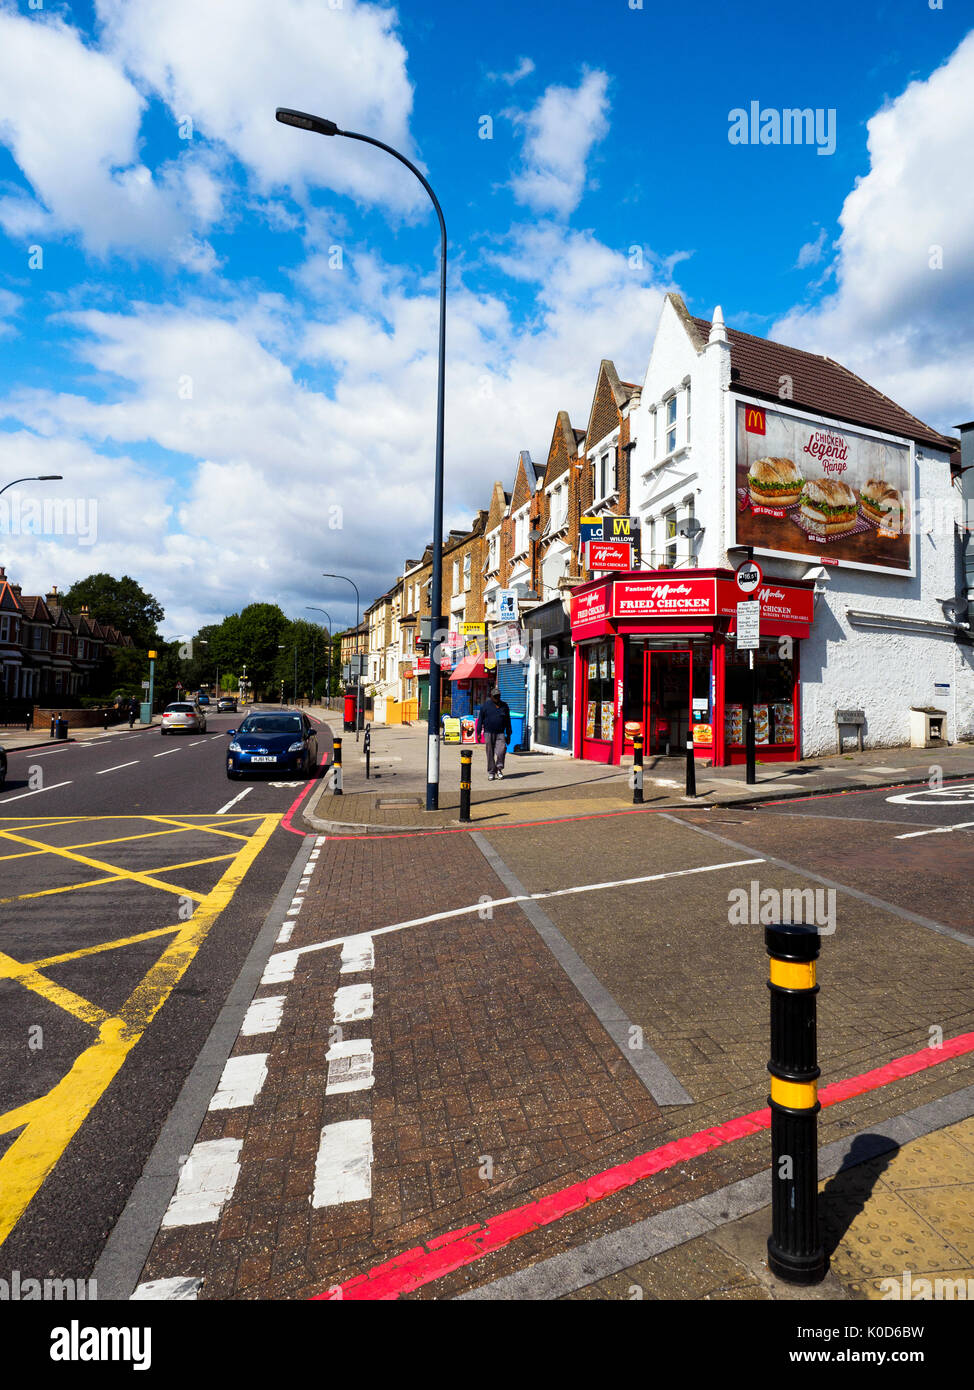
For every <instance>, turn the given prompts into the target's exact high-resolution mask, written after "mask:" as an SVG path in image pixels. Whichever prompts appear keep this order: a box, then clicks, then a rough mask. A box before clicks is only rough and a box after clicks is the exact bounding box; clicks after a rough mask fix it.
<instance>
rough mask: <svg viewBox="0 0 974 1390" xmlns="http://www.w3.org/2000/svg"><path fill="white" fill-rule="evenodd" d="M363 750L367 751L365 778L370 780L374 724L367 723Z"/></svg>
mask: <svg viewBox="0 0 974 1390" xmlns="http://www.w3.org/2000/svg"><path fill="white" fill-rule="evenodd" d="M363 751H364V753H365V780H366V781H368V780H369V761H370V759H371V757H372V725H371V724H366V726H365V738H364V740H363Z"/></svg>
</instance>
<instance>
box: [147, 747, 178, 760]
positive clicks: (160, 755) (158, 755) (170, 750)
mask: <svg viewBox="0 0 974 1390" xmlns="http://www.w3.org/2000/svg"><path fill="white" fill-rule="evenodd" d="M178 752H179V749H178V748H167V749H166V751H165V753H153V755H152V756H153V757H154V758H168V757H169V754H170V753H178Z"/></svg>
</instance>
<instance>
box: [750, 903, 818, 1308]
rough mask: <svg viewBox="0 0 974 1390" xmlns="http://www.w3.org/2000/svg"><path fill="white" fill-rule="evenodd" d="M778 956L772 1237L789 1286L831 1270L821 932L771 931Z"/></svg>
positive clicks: (772, 1068)
mask: <svg viewBox="0 0 974 1390" xmlns="http://www.w3.org/2000/svg"><path fill="white" fill-rule="evenodd" d="M764 941H765V945H766V947H767V951H768V955H769V956H770V957H771V978H770V979H769V981H768V989H769V990H770V991H771V1060H770V1062H769V1063H768V1071H769V1072H770V1073H771V1095H770V1096H769V1097H768V1103H769V1104H770V1106H771V1235H770V1237H769V1238H768V1267H769V1268H770V1270H771V1272H772V1273H773V1274H774V1275H776V1276H777V1277H778V1278H779V1279H783V1280H785V1281H786V1282H787V1283H789V1284H819V1283H821V1281H822V1280H823V1279H824V1278H825V1273H826V1270H827V1269H828V1260H827V1259H826V1255H825V1249H824V1246H823V1244H822V1237H821V1233H820V1231H819V1223H818V1112H819V1110H820V1109H821V1106H820V1103H819V1099H818V1077H819V1075H820V1073H819V1068H818V1066H817V1063H816V1025H815V1009H816V998H815V996H816V995H817V994H818V985H817V984H816V983H815V961H816V960H817V958H818V953H819V938H818V932H817V931H816V930H815V928H814V927H808V926H802V925H790V924H785V925H781V926H773V927H765V929H764Z"/></svg>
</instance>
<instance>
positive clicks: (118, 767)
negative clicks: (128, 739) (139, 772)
mask: <svg viewBox="0 0 974 1390" xmlns="http://www.w3.org/2000/svg"><path fill="white" fill-rule="evenodd" d="M138 761H139V759H138V758H134V759H133V760H132V762H130V763H116V764H115V766H114V767H103V768H102V769H101V771H100V772H96V773H95V776H96V777H104V775H105V773H106V772H121V770H122V768H123V767H135V765H136V763H137V762H138Z"/></svg>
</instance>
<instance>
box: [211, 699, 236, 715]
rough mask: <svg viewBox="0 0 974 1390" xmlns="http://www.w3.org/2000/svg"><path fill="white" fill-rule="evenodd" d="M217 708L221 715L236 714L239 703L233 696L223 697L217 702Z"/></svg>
mask: <svg viewBox="0 0 974 1390" xmlns="http://www.w3.org/2000/svg"><path fill="white" fill-rule="evenodd" d="M216 707H217V712H218V713H219V714H226V713H229V714H236V712H237V702H236V700H235V699H234V698H233V696H232V695H221V696H220V698H219V700H217V702H216Z"/></svg>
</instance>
